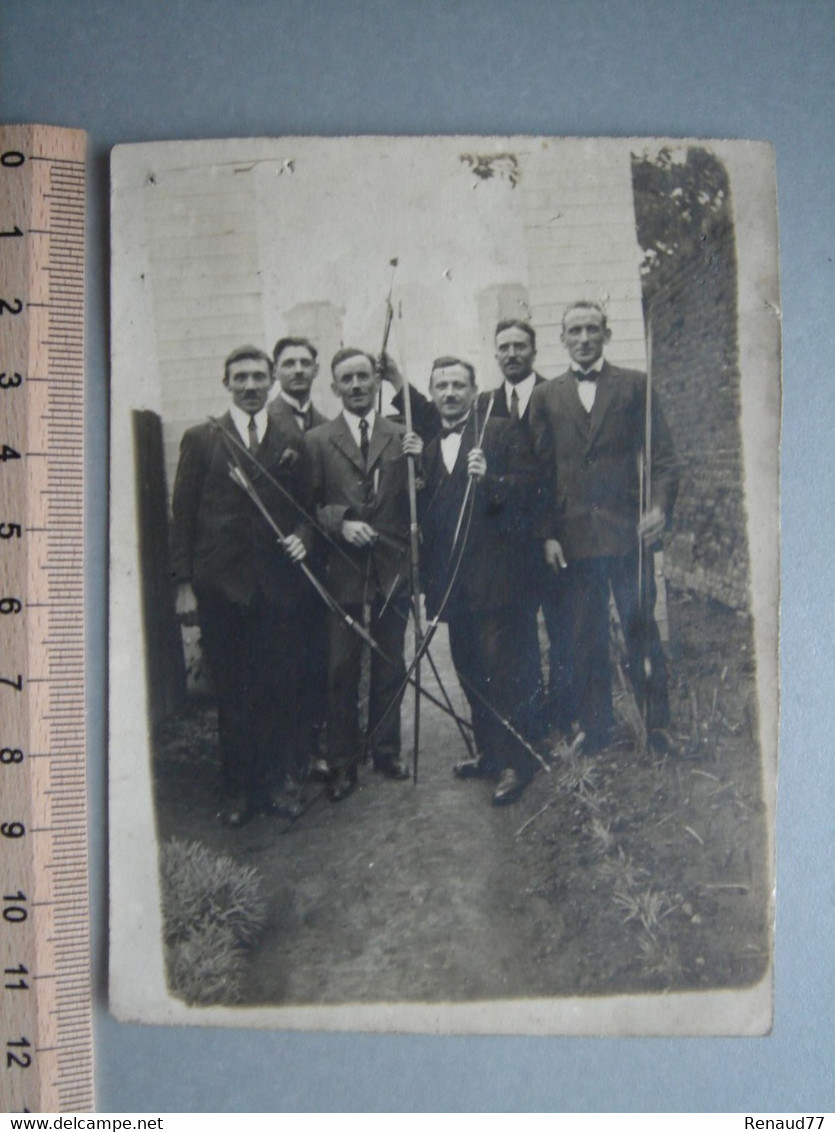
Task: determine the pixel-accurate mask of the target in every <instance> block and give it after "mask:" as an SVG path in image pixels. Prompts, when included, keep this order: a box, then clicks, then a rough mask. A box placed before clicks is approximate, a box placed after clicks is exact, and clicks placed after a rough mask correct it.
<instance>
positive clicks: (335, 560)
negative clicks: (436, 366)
mask: <svg viewBox="0 0 835 1132" xmlns="http://www.w3.org/2000/svg"><path fill="white" fill-rule="evenodd" d="M331 371H332V374H333V381H332V388H333V391H334V393H335V394H336V395H337V397H339V399H340V400H341V402H342V412H341V413H340V414H339V416H338V417H336V419H335V420H333V421H329V422H327V423H326V424H323V425H320V426H319V427H318V428H314V429H311V431H310V432H308V433H307V434H306V436H305V444H306V447H307V449H308V452H309V453H310V458H311V468H312V476H313V495H314V501H315V505H316V514H317V519H318V521H319V523H320V525H321V526H322V528H323V529H324V530H325V532H326V533H327V534H328V535H329V536H330V540H331V541H330V542H329V544H328V545H327V547H326V550H325V559H326V567H325V584H326V585H327V587H328V589H329V590H330V592H331V593H332V594H333V596H334V597H335V598H336V600H337V601H338V602H339V604H340V605H341V606H342V607H343V608H344V609H346V610H347V611H348V613H350V614H351V616H352V617H353V618H354V619H355V620H357V621H360V622H361V621H362V619H363V610H364V609H367V610H370V618H371V620H370V631H371V633H372V634H373V636H374V638H375V639H376V641H377V643H378V645H379V646H380V649H381V650H382V651H383V653H385V655H386V657H387V658H388V660H384V659H383V658H382V657H381V656H379V655H378V654H377V653H376V652H374V653H372V657H371V674H370V676H371V678H370V689H369V708H368V728H369V733H373V736H374V738H373V749H372V751H371V754H372V757H373V764H374V769H375V770H376V771H378V772H380V773H381V774H383V775H385V776H386V777H388V778H393V779H405V778H408V776H409V771H408V768H407V766H406V764H405V762H404V760H403V759H402V757H401V749H400V703H399V701H398V702H397V703H396V704H395V705H394V707H391V708H390V705H391V702H392V699H393V698H394V697H395V696H397V695H398V693H399V694H400V696H401V698H402V690H401V685H402V683H403V679H404V677H405V664H404V662H403V643H404V637H405V632H406V623H407V621H408V614H409V589H408V579H409V560H408V552H409V498H408V484H407V472H406V458H405V456H404V447H403V446H404V436H405V434H404V430H403V428H402V426H400V425H398V424H395V423H393V422H392V421H389V420H387V419H386V418H385V417H382V416H381V415H380V414H379V413H378V412H377V411H376V409H375V404H376V400H377V394H378V391H379V387H380V376H379V372H378V367H377V365H376V362H375V359H374V358H373V357H371V355H370V354H366V353H365V352H364V351H362V350H357V349H354V348H352V347H346V348H344V349H342V350H339V351H338V352H337V353H336V354H335V355H334V358H333V361H332V363H331ZM411 439H412V442H413V443H414V445H415V446H416V447H415V449H414V451H415V454H417V453H418V450H419V448H420V447H421V442H420V440H419V439H418V438H417V437H416V436H415V435H414V434H411ZM328 651H329V656H328V728H327V749H328V762H329V764H330V767H331V771H332V781H331V784H330V795H331V798H332V799H333V800H334V801H341V800H342V799H343V798H346V797H348V795H349V794H351V793H353V791H354V790H355V789H356V786H357V783H358V778H357V763H358V761H359V758H360V757H361V755H362V737H361V735H360V726H359V710H358V695H359V681H360V669H361V654H362V642H361V640H360V639H359V637H358V636H357V634H356V633H355V632H353V631H352V630H351V629H350V628H348V627H347V626H346V625H345V624H344V622H343V621H342V619H341V618H340V617H339V616H338V615H336V614H330V615H329V650H328Z"/></svg>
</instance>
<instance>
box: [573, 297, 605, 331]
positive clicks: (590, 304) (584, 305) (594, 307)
mask: <svg viewBox="0 0 835 1132" xmlns="http://www.w3.org/2000/svg"><path fill="white" fill-rule="evenodd" d="M578 307H579V309H580V310H588V311H597V313H598V314H599V315H600V317H601V318H602V319H603V329H604V330H605V329H606V327H607V325H608V319H607V318H606V311H605V309H604V307H603V304H602V303H596V302H594V301H593V300H592V299H578V300H577V302H576V303H569V304H568V306H567V307H566V308H565V310H564V311H563V314H562V328H563V330H565V320H566V319H567V318H568V316H569V315H570V314H571V312H572V311H576V310H577V309H578Z"/></svg>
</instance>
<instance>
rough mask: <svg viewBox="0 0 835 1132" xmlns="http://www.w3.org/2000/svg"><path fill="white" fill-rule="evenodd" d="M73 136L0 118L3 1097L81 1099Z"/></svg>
mask: <svg viewBox="0 0 835 1132" xmlns="http://www.w3.org/2000/svg"><path fill="white" fill-rule="evenodd" d="M85 151H86V145H85V136H84V134H83V133H82V132H81V131H79V130H64V129H57V128H54V127H50V126H0V917H1V918H0V960H2V966H3V985H2V1011H0V1018H2V1024H0V1101H2V1102H3V1109H4V1111H6V1112H23V1111H29V1112H89V1111H92V1110H93V1105H94V1100H93V1045H92V998H91V985H90V927H89V924H90V919H89V894H88V880H87V799H86V778H85V771H86V761H85V754H86V734H85V718H84V569H83V561H84V559H83V545H84V544H83V528H84V512H83V494H82V493H83V425H84V413H83V389H84V362H83V358H84V349H83V343H84V305H83V296H84V210H85V201H86V194H85V164H86V162H85Z"/></svg>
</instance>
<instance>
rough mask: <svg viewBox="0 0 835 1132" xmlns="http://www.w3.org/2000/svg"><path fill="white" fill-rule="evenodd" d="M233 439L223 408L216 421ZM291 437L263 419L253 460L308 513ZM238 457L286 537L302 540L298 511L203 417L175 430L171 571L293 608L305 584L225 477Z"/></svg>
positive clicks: (209, 590) (304, 477) (302, 468)
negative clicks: (180, 435)
mask: <svg viewBox="0 0 835 1132" xmlns="http://www.w3.org/2000/svg"><path fill="white" fill-rule="evenodd" d="M219 424H220V426H221V428H222V429H224V430H226V431H227V432H229V433H231V434H232V435H233V436H235V437H236V438H238V439H240V438H239V436H238V433H237V431H236V430H235V425H234V424H233V422H232V416H231V414H230V413H226V414H225V415H224V416H223V417H221V418H220V422H219ZM293 427H294V429H295V430H296V433H297V435H296V436H293V434H292V433H289V435H288V433H287V432H285V431H283V430H282V429H280V428H279V426H278V425H277V424H276V423H275V421H274V420H269V421H268V424H267V431H266V432H265V433H264V439H263V441H262V443H261V447H260V450H259V452H258V460H259V462H260V463H261V464H262V465H263V466H264V468H265V469H266V470H267V471H268V472H269V473H270V475H272V476H274V477H275V478H276V479H277V480H278V482H279V483H280V484H281V486H282V487H283V488H284V489H285V490H286V491H288V492H290V494H291V495H292V496H293V497H294V498H295V499H297V500H298V502H299V503H300V504H301V506H302V507H303V508H304V509H305V510H308V508H309V503H310V500H309V491H310V477H309V466H308V459H307V454H306V452H305V450H304V445H303V443H302V437H301V433H300V432H299V431H298V429H297V428H296V426H295V425H294V426H293ZM232 452H235V453H237V454H238V456H239V458H240V460H241V464H242V466H243V468H244V470H245V471H246V473H247V475H248V476H249V478H250V480H251V481H252V485H253V487H254V488H255V490H256V491H257V492H258V494H259V495H260V497H261V499H262V500H263V501H264V503H265V504H266V506H267V508H268V510H269V512H270V514H271V515H272V516H273V518H274V519H275V521H276V522H277V523H278V526H279V528H280V529H281V531H282V532H283V533H284V534H285V535H286V534H297V535H299V536H300V537H301V538H303V539H304V540H305V542H306V543H308V544H309V540H310V530H309V526H308V525H307V524H306V523H305V521H304V520H303V518H302V517H301V515H300V513H299V510H298V508H296V507H295V506H294V505H293V503H292V502H291V501H290V500H288V499H287V498H286V496H284V495H282V493H281V492H280V491H279V490H278V489H277V488H276V487H275V486H273V485H272V484H271V483H270V482H269V480H268V479H267V478H266V476H265V475H264V474H263V473H262V472H260V471H258V470H257V469H256V468H255V467H254V466H251V465H250V464H249V462H248V459H247V456H246V455H245V454H243V453H240V451H239V450H238V449H236V448H235V447H234V445H233V444H232V443H231V442H230V441H228V440H226V439H225V437H224V434H223V432H222V431H221V429H220V428H218V427H217V426H216V425H214V424H212V423H211V422H207V423H206V424H199V425H195V426H194V428H190V429H188V430H187V431H186V432H185V433H184V434H183V439H182V442H181V444H180V462H179V465H178V467H177V476H176V480H175V483H174V496H173V500H172V511H173V527H172V540H171V562H172V573H173V575H174V578H175V579H176V580H177V581H190V582H192V583H193V585H194V587H195V589H196V590H199V591H201V592H202V593H203V594H204V595H205V594H219V595H221V596H223V597H225V598H226V599H227V600H229V601H232V602H236V603H240V604H245V603H247V602H249V601H250V600H251V599H252V597H253V596H254V594H255V592H256V590H257V589H258V588H260V589H261V591H262V592H263V593H264V594H265V595H266V596H267V597H268V598H269V599H270V600H271V601H272V602H274V603H275V604H277V605H282V606H290V605H294V604H295V603H296V602H297V601H298V598H299V594H300V592H302V591H303V590H304V588H305V587H307V586H308V585H309V584H310V583H309V582H308V581H307V580H306V579H305V577H304V576H303V574H302V572H301V571H300V570H299V568H298V566H296V565H294V564H293V563H292V562H290V561H289V559H288V558H287V557H286V555H285V554H284V552H283V550H282V549H281V547H279V546H277V545H276V537H275V534H274V533H273V532H272V530H271V529H270V526H269V524H268V523H267V521H266V519H265V518H264V517H263V515H261V514H259V512H258V510H257V509H256V507H255V505H254V504H253V503H252V501H251V500H250V499H249V498H248V496H247V495H246V493H245V492H244V490H243V488H241V487H239V486H238V485H237V484H236V483H234V482H233V481H232V480H231V479H230V477H229V468H230V465H231V463H232V456H231V453H232Z"/></svg>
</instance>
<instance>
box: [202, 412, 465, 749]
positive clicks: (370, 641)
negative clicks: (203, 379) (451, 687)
mask: <svg viewBox="0 0 835 1132" xmlns="http://www.w3.org/2000/svg"><path fill="white" fill-rule="evenodd" d="M209 421H210V422H211V424H212V425H214V427H215V428H216V429H217V430H218V431H219V432H220V433H221V435H222V436H223V438H224V440H228V441H231V443H232V444H233V445H235V448H233V449H232V450H231V451H229V449H228V448H227V452H228V454H229V457H230V459H231V461H232V463H231V464H230V468H229V475H230V478H231V479H232V480H233V481H234V482H235V483H236V484H237V485H238V486H239V487H240V488H242V489H243V490H244V491H245V492H246V494H247V495H248V496H249V498H250V500H251V501H252V503H253V504H254V506H255V507H256V508H257V510H258V511H259V512H260V514H261V515H262V516H263V518H264V519H265V520H266V522H267V523H268V524H269V526H270V527H271V529H272V531H273V533H274V534H275V536H276V538H277V539H278V541H279V542H280V543H281V544H282V545H283V544H284V542H285V541H286V539H285V535H284V533H283V532H282V530H281V529H280V527H279V525H278V524H277V523H276V521H275V519H274V518H273V516H272V515H271V514H270V512H269V510H268V508H267V507H266V505H265V504H264V501H263V500H262V499H261V497H260V495H259V494H258V492H257V491H256V489H255V487H254V486H253V484H252V481H251V480H250V478H249V476H248V475H247V474H246V472H245V471H244V469H243V466H242V464H241V462H240V459H239V457H238V455H237V451H236V449H240V450H241V451H242V452H243V453H245V454H246V455H247V456H249V457H251V458H252V454H251V453H250V451H249V449H248V448H246V447H245V446H244V445H243V444H241V443H239V442H238V441H237V439H236V438H235V437H233V436H232V435H231V434H230V433H229V431H228V430H227V429H225V428H224V427H223V425H222V424H221V422H220V421H218V420H217V419H216V418H214V417H210V418H209ZM253 459H254V458H253ZM255 463H256V464H257V463H258V462H257V461H255ZM258 466H259V467H261V465H258ZM265 474H267V475H268V473H266V472H265ZM269 478H270V480H271V481H272V482H275V481H274V480H273V478H272V477H269ZM283 490H284V493H285V495H287V496H288V498H290V499H292V498H293V497H292V495H291V494H290V493H289V492H287V491H286V490H285V489H283ZM297 507H298V510H299V512H300V513H301V514H303V515H304V514H305V512H304V510H303V509H302V508H301V507H300V506H299V505H298V504H297ZM296 565H297V566H299V567H300V569H301V570H302V573H303V574H304V575H305V577H306V578H307V579H308V581H309V582H310V584H311V585H312V586H313V588H314V589H315V590H316V592H317V593H318V594H319V596H320V597H321V599H322V600H323V601H324V603H325V605H327V607H328V609H330V610H331V612H332V613H334V614H335V615H336V616H337V617H339V618H340V620H342V621H343V622H344V624H345V625H346V626H347V627H348V628H349V629H351V630H352V631H353V632H354V633H356V634H357V635H358V636H359V637H360V638H361V639H362V641H363V642H364V643H365V644H366V645H368V647H369V648H370V649H372V650H373V651H374V652H376V653H377V655H378V656H380V657H381V658H382V659H383V660H384V661H385V662H386V663H387V664H394V663H395V662H394V661H393V660H392V659H391V657H390V656H389V655H388V654H387V653H386V652H385V651H384V650H383V649H381V648H380V646H379V645H378V644H377V642H376V641H375V640H374V638H373V637H372V636H371V634H370V633H368V632H367V630H366V629H365V627H364V626H363V625H361V624H360V623H359V621H357V620H356V618H354V617H352V616H351V615H350V613H348V611H347V610H345V609H343V607H342V606H341V605H340V604H339V602H338V601H337V600H336V598H335V597H334V596H333V595H332V594H331V593H330V591H329V590H328V589H327V588H326V587H325V586H324V585H323V584H322V583H321V582H320V581H319V579H318V578H317V577H316V575H315V574H314V573H313V571H312V570H311V569H310V567H309V566H308V565H307V563H306V562H304V561H300V562H297V563H296ZM407 683H413V681H412V680H408V681H407ZM420 694H421V695H422V696H423V697H424V698H425V699H427V700H428V701H429V702H430V703H431V704H434V705H435V707H437V708H440V709H441V711H442V712H444V713H445V714H446V715H450V716H452V718H453V719H454V720H455V722H456V724H457V725H458V727H459V728H460V727H466V728H467V729H468V730H472V725H471V724H470V723H469V721H468V720H466V719H463V718H462V717H461V716H460V715H458V714H457V713H456V712H455V711H454V710H453V709H452V708H451V707H447V705H446V704H445V703H443V702H442V701H441V700H439V699H438V698H437V697H436V696H433V695H432V693H431V692H430V691H428V690H427V689H426V688H421V691H420Z"/></svg>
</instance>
